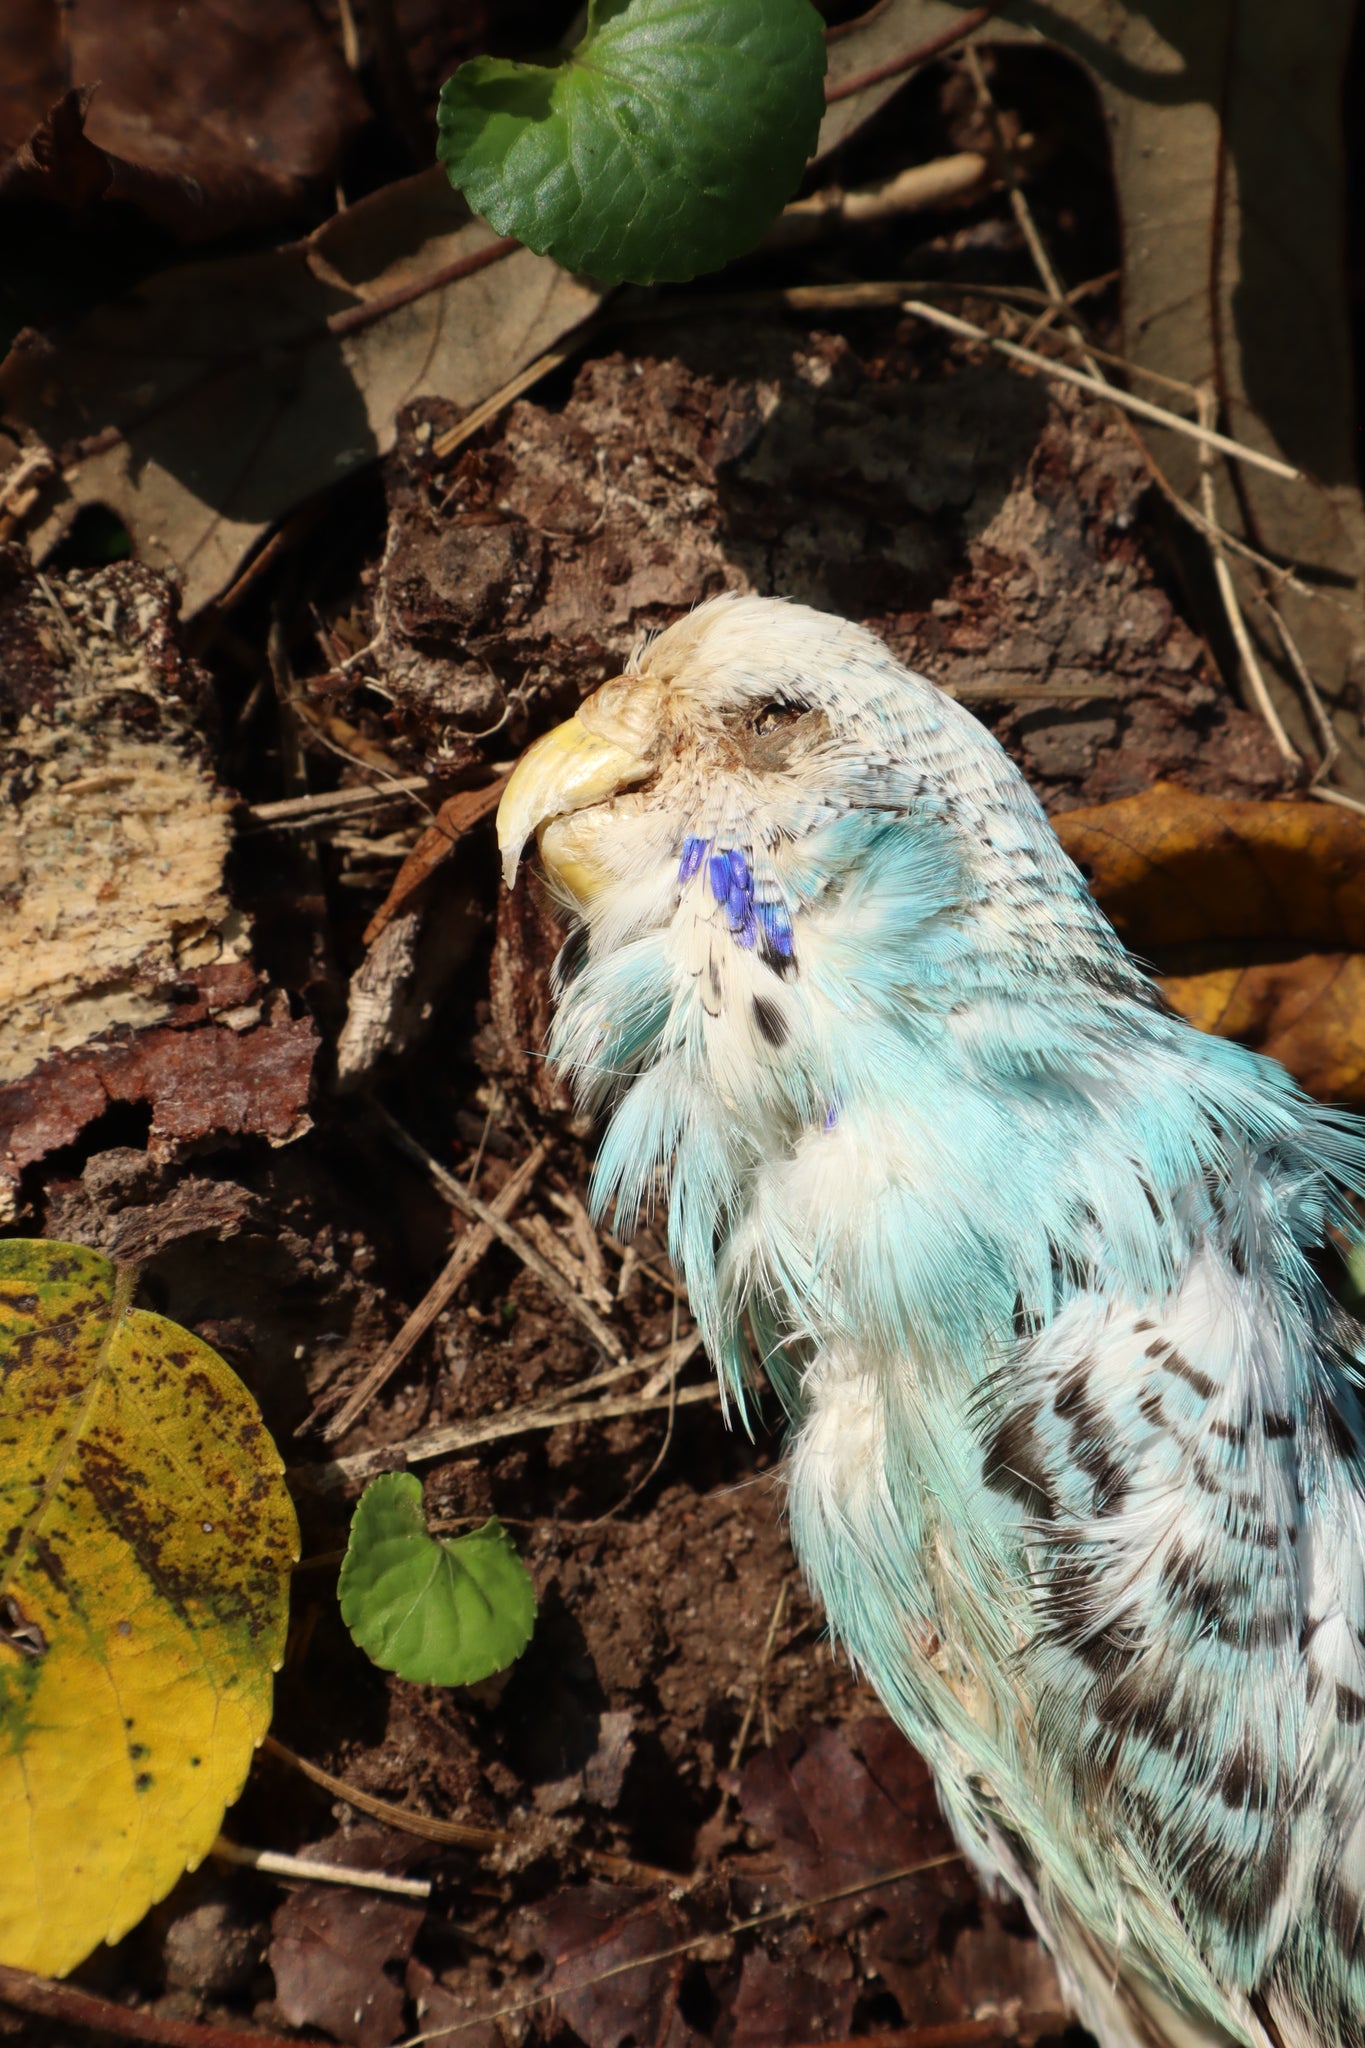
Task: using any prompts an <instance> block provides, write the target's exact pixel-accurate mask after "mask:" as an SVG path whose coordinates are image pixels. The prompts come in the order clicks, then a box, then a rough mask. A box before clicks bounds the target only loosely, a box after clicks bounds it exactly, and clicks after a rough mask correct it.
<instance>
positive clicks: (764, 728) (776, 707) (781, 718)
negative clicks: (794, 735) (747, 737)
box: [749, 697, 806, 739]
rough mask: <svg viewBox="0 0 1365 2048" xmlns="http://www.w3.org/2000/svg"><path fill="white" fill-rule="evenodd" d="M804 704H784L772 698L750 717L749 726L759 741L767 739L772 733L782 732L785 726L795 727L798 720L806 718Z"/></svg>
mask: <svg viewBox="0 0 1365 2048" xmlns="http://www.w3.org/2000/svg"><path fill="white" fill-rule="evenodd" d="M805 712H806V707H805V705H804V704H783V703H781V702H780V701H779V700H778V699H777V698H776V697H772V698H770V699H769V700H768V702H767V703H766V704H760V705H759V706H758V708H757V710H755V711H753V712H751V713H750V715H749V724H750V726H751V727H752V729H753V731H754V734H755V736H756V737H757V738H759V739H766V738H767V736H768V734H769V733H770V732H780V731H781V730H782V728H783V726H786V725H795V724H796V721H797V719H798V718H803V717H804V716H805Z"/></svg>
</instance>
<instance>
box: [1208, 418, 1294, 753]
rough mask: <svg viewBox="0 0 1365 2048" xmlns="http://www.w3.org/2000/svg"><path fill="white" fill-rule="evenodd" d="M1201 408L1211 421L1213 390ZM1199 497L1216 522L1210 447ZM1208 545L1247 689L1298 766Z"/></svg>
mask: <svg viewBox="0 0 1365 2048" xmlns="http://www.w3.org/2000/svg"><path fill="white" fill-rule="evenodd" d="M1199 410H1200V413H1201V415H1202V418H1203V422H1204V424H1205V426H1207V424H1208V421H1209V420H1210V419H1211V418H1212V417H1213V410H1214V401H1213V395H1212V393H1211V392H1207V391H1201V392H1200V394H1199ZM1199 497H1200V502H1201V504H1202V506H1203V511H1204V517H1205V518H1206V519H1207V520H1208V521H1209V524H1210V525H1214V524H1216V523H1217V513H1218V507H1217V504H1216V502H1215V500H1214V495H1213V466H1212V457H1211V455H1210V453H1209V450H1208V448H1207V447H1205V448H1203V449H1201V451H1200V460H1199ZM1209 546H1210V550H1211V552H1212V555H1213V573H1214V578H1215V580H1216V582H1217V585H1218V595H1219V597H1220V599H1221V600H1222V605H1223V610H1224V612H1225V613H1226V615H1227V622H1228V629H1229V631H1230V632H1231V634H1232V638H1233V641H1234V643H1235V645H1236V648H1237V654H1238V658H1239V659H1240V661H1241V664H1242V673H1243V675H1244V676H1245V677H1246V685H1247V689H1248V690H1249V691H1250V693H1251V696H1252V698H1253V699H1254V701H1255V704H1256V708H1257V710H1258V711H1259V712H1260V714H1261V716H1262V718H1263V719H1264V720H1265V722H1266V725H1267V726H1268V727H1269V729H1270V737H1271V738H1272V739H1273V740H1274V742H1275V745H1276V747H1277V748H1278V749H1279V753H1280V757H1281V759H1282V760H1284V761H1287V762H1289V763H1290V764H1291V765H1292V766H1293V767H1295V768H1297V767H1300V766H1301V765H1302V761H1303V756H1302V755H1301V754H1300V752H1299V750H1298V748H1297V747H1296V746H1295V745H1294V742H1293V741H1292V740H1291V739H1290V737H1289V734H1288V733H1287V732H1286V731H1285V729H1284V726H1283V724H1282V723H1281V720H1280V714H1279V712H1278V711H1277V710H1276V709H1275V705H1274V702H1273V700H1272V698H1271V695H1270V689H1269V686H1268V684H1267V683H1266V679H1265V675H1264V672H1263V671H1262V668H1261V664H1260V662H1259V661H1257V659H1256V649H1255V647H1254V646H1253V645H1252V640H1251V635H1250V633H1249V632H1248V631H1247V622H1246V618H1245V616H1244V614H1243V611H1242V604H1241V600H1240V598H1239V597H1238V595H1237V586H1236V584H1235V583H1234V582H1233V580H1232V570H1231V569H1230V568H1229V567H1228V558H1227V553H1226V551H1225V549H1224V548H1223V547H1222V546H1221V545H1220V543H1219V542H1218V541H1216V540H1213V541H1210V543H1209Z"/></svg>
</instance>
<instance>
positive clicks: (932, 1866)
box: [398, 1849, 962, 2048]
mask: <svg viewBox="0 0 1365 2048" xmlns="http://www.w3.org/2000/svg"><path fill="white" fill-rule="evenodd" d="M961 1861H962V1851H961V1850H960V1849H947V1850H945V1851H944V1853H943V1855H941V1856H927V1857H925V1859H924V1861H923V1862H922V1863H906V1864H904V1865H902V1867H901V1868H900V1869H899V1870H883V1871H879V1872H878V1874H877V1876H876V1877H865V1878H862V1879H860V1880H859V1881H858V1883H857V1884H845V1885H840V1886H839V1888H838V1890H837V1891H832V1892H820V1893H818V1894H817V1895H816V1897H815V1898H813V1899H797V1900H796V1901H795V1902H794V1903H793V1904H792V1905H789V1906H773V1907H770V1908H769V1910H768V1911H767V1912H764V1913H751V1914H750V1915H749V1917H748V1919H746V1920H731V1921H730V1922H728V1924H727V1925H726V1926H724V1927H715V1928H710V1929H708V1931H707V1932H706V1933H704V1934H694V1935H692V1936H690V1937H689V1939H688V1940H686V1941H676V1942H674V1943H673V1944H672V1946H671V1947H669V1948H661V1949H656V1950H655V1951H654V1952H653V1954H652V1955H647V1956H631V1957H629V1958H628V1959H627V1961H625V1962H623V1963H613V1964H612V1965H611V1966H610V1968H608V1969H605V1970H599V1971H598V1972H597V1974H596V1975H595V1976H593V1977H587V1978H585V1979H584V1980H583V1981H582V1983H579V1984H576V1985H575V1989H576V1990H577V1991H579V1992H580V1993H581V1992H584V1991H589V1990H591V1989H592V1987H593V1986H594V1985H596V1984H604V1983H606V1981H607V1980H608V1978H611V1977H624V1976H626V1975H627V1974H628V1973H629V1972H630V1971H631V1970H649V1969H652V1968H653V1967H654V1965H655V1964H656V1963H668V1962H672V1960H673V1958H674V1957H675V1956H686V1955H691V1954H692V1952H693V1951H694V1950H695V1949H699V1948H705V1947H706V1946H707V1945H708V1944H709V1943H711V1942H714V1941H727V1940H729V1941H732V1940H733V1939H734V1937H735V1936H736V1935H737V1934H750V1933H752V1932H753V1930H754V1929H755V1928H756V1927H772V1926H776V1925H777V1924H778V1923H779V1922H781V1921H783V1920H796V1919H799V1918H800V1916H801V1915H802V1914H803V1913H815V1912H818V1911H819V1909H820V1907H821V1906H833V1905H837V1904H838V1902H839V1900H840V1899H855V1898H858V1897H860V1896H861V1894H862V1893H864V1892H875V1891H880V1889H881V1888H882V1886H883V1885H888V1884H899V1883H901V1881H902V1880H903V1879H905V1878H907V1877H922V1876H923V1875H924V1873H925V1872H926V1871H929V1870H940V1869H942V1867H943V1866H944V1864H947V1863H960V1862H961ZM555 1996H556V1993H555V1992H554V1990H549V1991H538V1992H535V1993H533V1995H532V1996H531V1997H530V1998H519V1999H517V2000H515V2001H514V2003H512V2004H510V2005H500V2006H498V2007H497V2009H496V2010H495V2011H493V2012H487V2013H478V2014H476V2015H475V2016H474V2018H472V2019H467V2020H456V2021H455V2022H454V2024H453V2025H451V2026H448V2027H432V2028H431V2029H430V2030H429V2031H428V2032H426V2033H422V2034H409V2035H408V2037H407V2039H406V2040H405V2041H400V2042H399V2043H398V2048H423V2044H424V2043H425V2042H428V2041H443V2040H445V2039H446V2038H447V2037H448V2036H449V2035H451V2034H462V2033H464V2032H466V2030H467V2029H468V2028H470V2027H484V2026H489V2025H491V2024H492V2023H493V2021H495V2020H505V2019H512V2018H514V2017H515V2016H516V2015H517V2014H518V2013H523V2012H531V2011H532V2010H534V2008H535V2007H536V2006H541V2005H548V2004H550V2002H551V2001H552V2000H553V1999H554V1997H555Z"/></svg>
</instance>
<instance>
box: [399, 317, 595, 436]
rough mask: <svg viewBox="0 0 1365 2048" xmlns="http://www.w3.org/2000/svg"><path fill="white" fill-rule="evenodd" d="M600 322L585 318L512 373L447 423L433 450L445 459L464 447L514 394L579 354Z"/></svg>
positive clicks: (514, 396) (511, 399)
mask: <svg viewBox="0 0 1365 2048" xmlns="http://www.w3.org/2000/svg"><path fill="white" fill-rule="evenodd" d="M600 325H601V323H600V322H599V321H598V320H597V319H596V318H595V317H594V318H593V319H591V320H587V321H585V322H584V324H583V325H582V326H581V327H575V328H574V329H573V331H572V332H571V333H569V334H567V335H565V337H564V339H563V340H562V341H558V342H556V343H555V345H554V347H553V348H547V349H546V351H545V353H544V354H543V355H539V356H537V357H536V359H535V361H534V362H533V363H528V364H527V365H526V368H525V369H524V370H518V371H517V374H516V376H515V377H509V378H508V380H507V382H506V383H505V384H503V385H500V386H499V388H498V389H497V390H496V391H494V392H492V393H491V394H490V395H489V397H487V398H485V399H484V400H483V401H482V402H481V403H480V404H479V405H476V406H475V407H474V408H473V409H472V411H470V412H467V413H466V414H465V416H464V418H463V419H462V420H457V421H456V423H455V425H454V426H453V427H447V429H446V431H445V432H444V434H438V435H437V436H436V439H435V440H434V441H433V442H432V444H431V452H432V454H433V455H434V456H436V458H437V460H438V461H441V462H444V461H445V459H446V457H447V456H448V455H453V454H454V453H455V451H456V449H457V448H463V446H464V444H465V442H466V441H472V440H473V438H474V436H475V434H477V433H479V432H480V430H481V429H482V428H484V427H486V426H487V425H488V423H489V421H490V420H495V419H496V418H497V416H498V414H499V413H500V412H501V411H502V410H503V408H504V406H508V405H510V404H511V403H512V401H513V399H514V398H520V397H521V396H522V394H523V393H524V392H527V391H529V390H530V389H531V386H532V385H533V384H539V382H540V380H541V378H542V377H548V376H549V374H550V372H551V371H552V370H558V369H560V368H561V367H562V366H563V364H565V363H567V362H568V361H569V359H570V357H571V356H576V355H577V354H578V351H579V350H580V349H581V348H583V347H584V346H585V345H586V344H587V343H588V342H589V341H591V340H592V338H593V336H594V335H595V334H596V333H597V331H598V328H599V326H600Z"/></svg>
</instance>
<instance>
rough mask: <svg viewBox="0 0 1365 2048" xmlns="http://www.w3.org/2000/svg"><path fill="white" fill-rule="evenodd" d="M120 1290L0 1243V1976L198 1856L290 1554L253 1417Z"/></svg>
mask: <svg viewBox="0 0 1365 2048" xmlns="http://www.w3.org/2000/svg"><path fill="white" fill-rule="evenodd" d="M132 1279H133V1273H132V1269H131V1268H126V1267H125V1268H122V1269H116V1268H115V1267H114V1266H113V1265H111V1263H110V1262H109V1261H108V1260H107V1259H104V1258H101V1257H100V1255H99V1254H98V1253H97V1252H91V1251H87V1250H85V1249H83V1248H82V1247H80V1246H78V1245H61V1244H51V1243H41V1242H38V1241H27V1240H22V1239H11V1240H9V1241H7V1242H5V1243H0V1444H3V1446H4V1458H3V1463H0V1557H3V1558H4V1564H3V1567H0V1840H3V1841H4V1844H5V1853H4V1856H3V1858H0V1959H3V1961H4V1962H6V1963H8V1964H10V1965H13V1966H16V1967H19V1968H23V1969H32V1970H39V1971H43V1972H45V1973H47V1974H49V1975H53V1976H60V1975H62V1974H64V1973H65V1972H66V1971H68V1970H70V1969H73V1968H74V1967H75V1965H76V1964H77V1963H78V1962H80V1960H81V1959H82V1957H83V1956H85V1955H87V1954H88V1953H89V1952H90V1950H91V1949H92V1948H93V1947H94V1946H95V1944H96V1943H97V1942H99V1941H102V1940H116V1939H117V1938H118V1937H119V1936H120V1935H121V1934H123V1933H125V1932H126V1931H127V1929H128V1928H129V1927H131V1926H133V1925H134V1924H135V1923H136V1922H137V1921H138V1920H139V1919H140V1918H141V1917H142V1915H143V1913H144V1912H145V1911H146V1910H147V1908H148V1906H149V1905H151V1904H152V1903H153V1902H154V1901H155V1900H157V1899H159V1898H162V1897H163V1896H164V1895H165V1893H166V1892H167V1891H169V1889H170V1887H171V1885H172V1884H173V1883H174V1882H175V1880H176V1879H177V1878H178V1877H179V1876H180V1874H181V1872H182V1871H183V1870H185V1869H187V1868H192V1867H193V1866H194V1865H196V1864H197V1863H198V1862H199V1861H200V1860H201V1858H202V1857H203V1856H204V1855H205V1853H206V1852H207V1850H208V1849H209V1847H210V1845H211V1843H212V1841H213V1839H214V1836H215V1835H216V1834H217V1832H218V1827H219V1823H220V1821H221V1819H222V1816H223V1811H224V1808H225V1807H226V1806H227V1805H228V1804H229V1803H230V1802H231V1801H232V1800H233V1799H235V1798H236V1796H237V1794H238V1792H239V1791H240V1789H241V1786H242V1782H243V1780H244V1779H245V1777H246V1773H247V1770H248V1768H249V1766H250V1762H251V1757H252V1754H253V1751H254V1749H255V1746H256V1744H257V1743H258V1742H259V1741H260V1739H261V1737H262V1735H263V1734H264V1733H265V1730H266V1727H267V1725H268V1723H269V1720H270V1706H271V1690H272V1674H273V1673H274V1672H275V1670H276V1669H278V1666H279V1663H280V1659H281V1656H282V1654H283V1650H284V1631H285V1621H286V1616H287V1609H288V1587H289V1569H290V1566H291V1564H292V1563H293V1561H294V1559H295V1557H296V1556H297V1554H298V1528H297V1523H296V1521H295V1517H294V1510H293V1506H292V1504H291V1502H290V1500H289V1496H288V1494H287V1493H286V1491H285V1488H284V1480H283V1468H282V1466H281V1463H280V1459H279V1456H278V1454H277V1452H276V1450H275V1447H274V1445H273V1444H272V1443H271V1441H270V1439H269V1437H268V1436H267V1435H266V1433H265V1430H264V1428H263V1426H262V1424H261V1419H260V1415H259V1413H258V1411H257V1408H256V1405H255V1403H254V1401H253V1400H252V1399H251V1397H250V1395H249V1394H248V1393H247V1391H246V1389H245V1387H243V1385H242V1384H241V1382H240V1381H239V1380H238V1379H237V1377H236V1375H235V1374H234V1373H232V1372H231V1371H230V1370H229V1368H228V1367H227V1366H226V1365H225V1364H224V1363H223V1361H222V1359H221V1358H219V1357H218V1355H217V1353H216V1352H214V1351H211V1350H210V1349H209V1347H208V1345H206V1344H204V1343H202V1342H201V1341H200V1340H199V1339H198V1338H197V1337H194V1336H192V1335H191V1334H190V1333H189V1331H187V1330H183V1329H181V1328H179V1327H178V1326H177V1325H176V1324H174V1323H171V1322H168V1321H166V1319H165V1318H164V1317H162V1316H157V1315H151V1314H148V1313H146V1312H145V1311H143V1310H138V1309H133V1308H131V1307H130V1306H129V1302H130V1298H131V1294H132Z"/></svg>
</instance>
